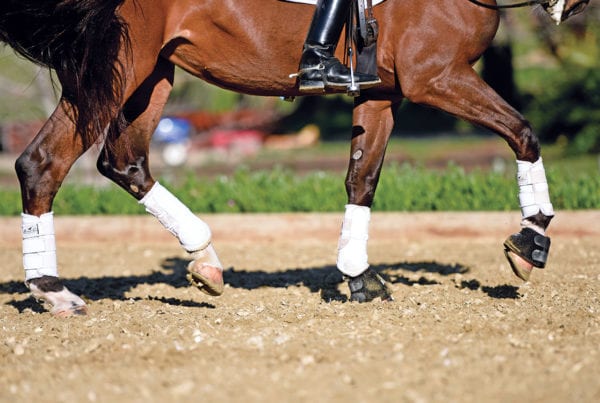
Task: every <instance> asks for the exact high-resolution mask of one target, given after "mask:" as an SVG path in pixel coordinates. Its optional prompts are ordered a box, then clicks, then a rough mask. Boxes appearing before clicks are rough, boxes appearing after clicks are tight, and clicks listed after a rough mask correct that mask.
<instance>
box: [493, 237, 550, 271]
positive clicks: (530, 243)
mask: <svg viewBox="0 0 600 403" xmlns="http://www.w3.org/2000/svg"><path fill="white" fill-rule="evenodd" d="M504 247H505V248H506V249H507V250H509V251H511V252H513V253H515V254H517V255H518V256H519V257H521V258H523V259H525V260H526V261H527V262H529V263H531V264H532V265H533V266H535V267H537V268H540V269H543V268H544V267H545V266H546V261H547V260H548V252H549V250H550V238H549V237H547V236H544V235H542V234H540V233H538V232H536V231H534V230H533V229H531V228H523V229H522V230H521V232H519V233H517V234H513V235H511V236H510V237H508V239H507V240H506V241H505V242H504Z"/></svg>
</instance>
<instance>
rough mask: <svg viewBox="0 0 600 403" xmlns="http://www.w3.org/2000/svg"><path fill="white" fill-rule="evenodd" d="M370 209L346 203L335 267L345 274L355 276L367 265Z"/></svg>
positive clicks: (365, 268)
mask: <svg viewBox="0 0 600 403" xmlns="http://www.w3.org/2000/svg"><path fill="white" fill-rule="evenodd" d="M370 220H371V209H370V208H369V207H365V206H358V205H356V204H347V205H346V212H345V214H344V222H343V223H342V231H341V234H340V239H339V242H338V255H337V267H338V269H339V270H340V271H341V272H342V273H344V274H345V275H347V276H350V277H356V276H358V275H360V274H362V273H363V272H364V271H365V270H367V268H368V267H369V263H368V256H367V241H368V239H369V221H370Z"/></svg>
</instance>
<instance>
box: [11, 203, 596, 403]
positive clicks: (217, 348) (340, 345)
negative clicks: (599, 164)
mask: <svg viewBox="0 0 600 403" xmlns="http://www.w3.org/2000/svg"><path fill="white" fill-rule="evenodd" d="M204 218H205V219H206V221H207V223H208V224H209V225H210V226H211V228H212V229H213V234H214V239H215V242H216V244H217V245H218V247H219V254H220V257H221V259H222V262H223V265H224V267H225V283H226V286H225V291H224V293H223V295H222V296H220V297H210V296H207V295H205V294H203V293H201V292H199V291H198V290H197V289H195V288H193V287H190V286H189V285H188V283H187V280H186V279H185V273H186V272H185V267H186V264H187V260H188V259H189V257H188V256H187V255H186V254H185V253H184V252H182V250H181V248H180V247H179V245H178V244H177V242H175V241H174V240H173V238H172V236H171V234H170V233H168V232H167V231H165V230H164V229H162V228H161V227H160V226H158V225H156V222H155V220H154V219H153V218H152V217H146V216H127V217H123V216H119V217H81V216H78V217H68V216H67V217H65V216H61V217H57V219H56V231H57V243H58V246H59V254H58V260H59V264H60V274H61V277H62V278H64V280H65V283H66V284H67V285H68V286H69V287H70V288H71V289H73V290H74V291H75V292H77V293H78V294H80V295H82V297H83V298H84V299H85V300H86V302H87V303H88V305H89V313H88V315H87V316H82V317H72V318H69V319H61V318H55V317H53V316H52V315H51V314H50V313H49V312H47V311H44V310H43V309H42V308H41V307H40V305H39V304H37V303H34V302H33V300H32V299H31V298H30V297H29V293H28V291H27V289H26V287H25V286H24V285H23V278H22V267H21V265H22V262H21V260H22V255H21V252H20V247H19V246H20V243H21V239H20V232H19V231H18V230H14V229H15V228H18V227H19V222H20V218H17V217H14V218H0V228H2V231H0V259H1V260H2V262H3V267H4V270H3V271H2V274H1V277H0V340H1V341H2V342H1V343H0V359H1V360H2V367H3V370H2V371H0V401H3V402H5V401H6V402H8V401H10V402H31V401H37V402H58V401H73V402H75V401H77V402H95V401H97V402H108V401H111V402H141V401H145V402H159V401H178V402H197V401H200V400H201V401H206V402H209V401H210V402H242V401H243V402H267V401H311V402H324V401H327V402H348V401H356V402H375V401H377V402H434V401H438V402H439V401H461V402H481V401H486V402H506V401H544V402H566V401H577V402H591V401H596V400H597V399H598V397H599V396H600V385H599V384H598V382H597V374H598V373H599V372H600V357H599V354H598V353H599V346H600V314H599V313H600V301H599V298H600V271H599V267H600V250H599V249H598V244H599V242H600V228H599V227H598V226H597V225H595V224H594V223H598V222H600V213H599V212H597V211H581V212H568V211H560V212H559V213H558V214H557V216H556V218H555V221H554V222H553V226H552V229H551V230H550V231H549V235H550V236H552V242H553V250H552V252H551V253H550V257H549V259H548V265H547V266H546V268H545V269H543V270H540V269H534V270H535V271H534V274H533V275H532V278H531V281H530V282H529V283H525V284H524V283H522V282H520V281H519V280H518V279H517V278H516V277H515V276H514V275H513V274H512V272H511V270H510V268H509V265H508V263H507V261H506V259H505V258H504V255H503V253H502V241H503V240H504V238H505V235H506V233H507V232H508V231H510V230H511V229H512V228H514V227H515V226H517V225H518V218H519V217H518V215H515V214H514V212H507V213H473V212H468V213H376V212H375V213H374V214H373V217H372V224H373V225H372V228H373V230H372V234H373V237H372V238H371V240H370V241H369V259H370V261H371V264H372V267H373V268H374V269H375V270H377V271H378V272H379V273H380V274H381V275H383V276H384V277H386V278H387V279H388V280H389V281H390V283H391V287H392V290H393V294H394V298H395V301H394V302H391V303H381V302H374V303H367V304H357V303H350V302H348V301H347V298H348V294H349V293H348V287H347V284H346V283H345V282H342V278H341V277H340V275H339V272H338V271H337V269H336V268H335V253H336V252H335V245H336V239H337V237H338V234H339V225H340V222H339V221H340V217H339V214H283V215H279V214H266V215H263V214H248V215H227V214H224V215H207V216H205V217H204ZM481 223H485V226H482V224H481Z"/></svg>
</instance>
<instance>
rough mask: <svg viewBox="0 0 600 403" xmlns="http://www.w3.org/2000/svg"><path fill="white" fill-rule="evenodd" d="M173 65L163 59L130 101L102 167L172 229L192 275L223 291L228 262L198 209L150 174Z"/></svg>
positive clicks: (208, 289)
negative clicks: (121, 128)
mask: <svg viewBox="0 0 600 403" xmlns="http://www.w3.org/2000/svg"><path fill="white" fill-rule="evenodd" d="M173 69H174V67H173V65H172V64H171V63H170V62H168V61H166V60H163V59H160V60H159V62H158V64H157V65H156V67H155V70H154V71H153V73H152V74H151V75H150V76H149V77H148V78H147V79H146V80H145V81H144V82H143V83H142V85H141V86H140V87H139V88H138V89H137V90H136V92H135V93H134V94H133V95H132V96H131V98H130V99H129V100H128V101H127V103H126V104H125V107H124V113H125V116H126V118H127V120H128V121H129V122H131V123H130V125H129V126H128V127H127V129H126V130H125V131H124V132H123V133H122V135H121V136H119V137H118V138H117V139H114V140H112V141H111V142H109V143H107V144H105V147H104V149H103V150H102V152H101V153H100V158H99V159H98V164H97V166H98V170H99V171H100V173H102V174H103V175H104V176H106V177H107V178H109V179H111V180H112V181H113V182H115V183H116V184H118V185H119V186H121V187H122V188H123V189H125V190H126V191H127V192H128V193H129V194H131V195H132V196H133V197H135V198H136V199H137V200H138V202H139V203H140V204H142V205H143V206H144V207H145V208H146V211H147V212H149V213H150V214H152V215H153V216H155V217H156V218H157V219H158V220H159V221H160V223H161V224H162V225H163V226H164V227H165V228H166V229H167V230H168V231H169V232H171V233H172V234H173V235H174V236H175V237H177V239H178V240H179V243H180V244H181V245H182V246H183V248H184V249H185V250H186V251H187V252H189V253H190V254H191V257H192V258H193V260H192V261H191V262H190V264H189V265H188V276H187V277H188V280H189V281H190V282H191V283H192V284H193V285H195V286H197V287H198V288H199V289H200V290H201V291H202V292H205V293H207V294H209V295H213V296H216V295H220V294H222V293H223V288H224V283H223V267H222V265H221V263H220V261H219V259H218V257H217V254H216V252H215V249H214V247H213V246H212V243H211V231H210V228H209V227H208V225H207V224H206V223H205V222H204V221H202V220H201V219H200V218H198V217H197V216H196V215H195V214H193V213H192V212H191V211H190V209H189V208H187V207H186V206H185V205H184V204H183V203H182V202H181V201H180V200H179V199H178V198H177V197H175V196H174V195H173V194H172V193H171V192H169V191H168V190H167V189H166V188H165V187H163V186H162V185H161V184H160V183H158V182H157V181H155V180H154V179H153V177H152V175H151V173H150V168H149V161H148V152H149V147H150V140H151V138H152V134H153V132H154V130H155V128H156V126H157V124H158V121H159V119H160V115H161V112H162V110H163V106H164V104H165V103H166V101H167V98H168V95H169V93H170V91H171V88H172V80H173Z"/></svg>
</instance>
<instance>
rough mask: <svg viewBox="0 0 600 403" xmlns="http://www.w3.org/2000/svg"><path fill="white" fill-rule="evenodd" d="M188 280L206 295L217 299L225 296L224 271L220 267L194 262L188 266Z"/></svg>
mask: <svg viewBox="0 0 600 403" xmlns="http://www.w3.org/2000/svg"><path fill="white" fill-rule="evenodd" d="M187 271H188V274H187V276H186V278H187V279H188V281H189V282H190V284H192V285H194V286H196V287H198V289H199V290H200V291H202V292H203V293H205V294H208V295H211V296H213V297H217V296H219V295H221V294H223V288H224V286H225V285H224V283H223V271H222V270H221V268H219V267H215V266H213V265H210V264H207V263H204V262H202V261H198V260H193V261H191V262H190V264H188V267H187Z"/></svg>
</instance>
